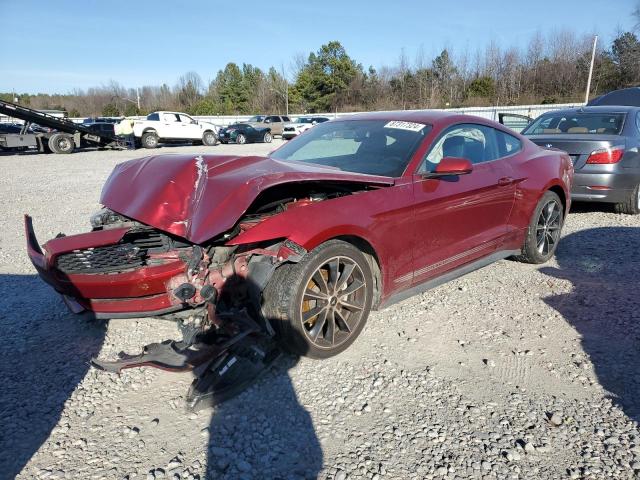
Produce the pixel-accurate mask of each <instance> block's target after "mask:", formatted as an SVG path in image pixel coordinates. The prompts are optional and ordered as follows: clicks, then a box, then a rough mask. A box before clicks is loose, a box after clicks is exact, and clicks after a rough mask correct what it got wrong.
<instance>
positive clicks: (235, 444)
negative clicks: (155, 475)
mask: <svg viewBox="0 0 640 480" xmlns="http://www.w3.org/2000/svg"><path fill="white" fill-rule="evenodd" d="M297 361H298V360H297V359H296V358H294V357H292V356H289V355H286V356H284V357H281V358H280V359H279V360H278V361H277V363H276V365H275V366H274V367H273V368H272V369H271V370H270V371H269V372H268V373H266V374H265V375H263V376H262V377H261V379H260V380H259V381H258V382H256V383H255V384H254V385H252V386H251V387H250V388H249V389H248V390H246V391H245V392H243V393H242V394H241V395H239V396H237V397H235V398H233V399H231V400H228V401H227V402H225V403H223V404H222V405H220V406H218V407H217V408H216V409H215V411H214V412H213V415H212V419H211V424H210V427H209V445H208V460H207V478H210V479H229V480H232V479H233V480H235V479H240V480H249V479H265V478H270V479H283V480H284V479H287V480H289V479H292V480H293V479H295V480H303V479H308V480H311V479H316V478H318V475H319V473H320V471H321V469H322V464H323V453H322V447H321V445H320V441H319V440H318V438H317V436H316V433H315V429H314V426H313V421H312V419H311V416H310V415H309V413H308V412H307V410H306V409H305V408H304V406H303V405H301V403H300V401H299V400H298V396H297V394H296V390H295V387H294V386H293V384H292V381H291V378H290V377H289V375H288V370H289V369H291V368H293V367H294V366H295V365H296V363H297Z"/></svg>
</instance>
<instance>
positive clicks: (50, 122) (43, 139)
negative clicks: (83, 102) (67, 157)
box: [0, 100, 125, 153]
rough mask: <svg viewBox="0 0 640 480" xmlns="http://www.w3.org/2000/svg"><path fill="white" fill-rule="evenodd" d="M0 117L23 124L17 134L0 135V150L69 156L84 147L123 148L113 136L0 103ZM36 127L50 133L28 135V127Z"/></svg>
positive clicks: (9, 103)
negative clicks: (27, 150) (11, 118)
mask: <svg viewBox="0 0 640 480" xmlns="http://www.w3.org/2000/svg"><path fill="white" fill-rule="evenodd" d="M0 113H2V114H4V115H7V116H9V117H13V118H18V119H20V120H23V121H24V127H23V129H22V131H21V132H20V133H6V134H0V149H16V148H27V147H36V148H37V149H38V151H40V152H48V151H52V152H54V153H71V152H73V151H74V150H75V149H76V148H80V147H85V146H96V147H110V148H125V144H124V142H123V141H122V140H120V139H119V138H117V137H116V136H113V135H105V134H104V133H98V132H95V131H93V130H91V129H90V128H88V127H87V126H85V125H82V124H79V123H75V122H72V121H71V120H68V119H66V118H59V117H55V116H53V115H49V114H47V113H43V112H40V111H38V110H34V109H33V108H28V107H23V106H22V105H17V104H15V103H11V102H5V101H3V100H0ZM32 123H36V124H38V125H41V126H43V127H49V128H51V129H53V131H52V132H49V133H30V132H29V125H30V124H32Z"/></svg>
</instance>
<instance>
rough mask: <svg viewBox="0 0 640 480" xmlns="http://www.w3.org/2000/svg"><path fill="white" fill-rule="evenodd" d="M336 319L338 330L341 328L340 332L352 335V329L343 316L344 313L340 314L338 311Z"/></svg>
mask: <svg viewBox="0 0 640 480" xmlns="http://www.w3.org/2000/svg"><path fill="white" fill-rule="evenodd" d="M335 318H336V325H338V328H340V330H342V331H344V332H348V333H351V327H350V326H349V323H348V322H347V319H346V318H344V316H343V315H342V312H340V311H339V310H336V311H335Z"/></svg>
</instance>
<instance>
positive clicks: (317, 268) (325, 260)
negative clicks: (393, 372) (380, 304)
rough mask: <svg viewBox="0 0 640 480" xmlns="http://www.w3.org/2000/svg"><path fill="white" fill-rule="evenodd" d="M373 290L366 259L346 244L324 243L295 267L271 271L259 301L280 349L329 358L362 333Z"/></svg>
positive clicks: (294, 265)
mask: <svg viewBox="0 0 640 480" xmlns="http://www.w3.org/2000/svg"><path fill="white" fill-rule="evenodd" d="M373 284H374V281H373V275H372V272H371V267H370V266H369V262H368V261H367V258H366V257H365V255H364V254H363V253H362V252H361V251H360V250H358V249H357V248H356V247H355V246H353V245H352V244H350V243H347V242H343V241H341V240H329V241H328V242H325V243H323V244H321V245H320V246H318V247H316V248H315V249H314V250H312V251H310V252H308V253H307V254H306V255H305V256H304V257H303V258H302V260H300V261H299V262H298V263H290V264H284V265H281V266H280V267H278V268H277V269H276V271H275V272H274V274H273V276H272V277H271V279H270V280H269V283H268V284H267V286H266V288H265V289H264V292H263V295H262V312H263V315H264V317H265V318H266V319H267V320H268V321H269V322H270V323H271V325H272V326H273V328H274V330H275V331H276V333H277V338H278V340H279V342H280V344H281V345H282V346H283V347H284V348H285V349H287V350H289V351H290V352H292V353H295V354H298V355H305V356H308V357H312V358H328V357H331V356H333V355H336V354H338V353H340V352H342V351H343V350H345V349H346V348H347V347H348V346H349V345H351V344H352V343H353V342H354V341H355V339H356V338H357V337H358V335H359V334H360V332H361V331H362V329H363V328H364V326H365V324H366V322H367V317H368V316H369V311H370V309H371V304H372V300H373Z"/></svg>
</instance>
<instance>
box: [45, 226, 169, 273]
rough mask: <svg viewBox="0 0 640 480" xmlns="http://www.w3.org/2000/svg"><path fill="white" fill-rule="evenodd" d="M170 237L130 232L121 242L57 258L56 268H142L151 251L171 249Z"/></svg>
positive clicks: (100, 270)
mask: <svg viewBox="0 0 640 480" xmlns="http://www.w3.org/2000/svg"><path fill="white" fill-rule="evenodd" d="M169 244H170V240H169V238H168V237H167V236H166V235H163V234H161V233H159V232H155V231H149V230H143V231H133V232H128V233H126V234H125V236H124V237H123V238H122V240H121V241H120V243H117V244H115V245H106V246H104V247H94V248H85V249H82V250H74V251H72V252H69V253H64V254H62V255H60V256H58V257H57V258H56V268H57V269H58V270H60V271H61V272H63V273H68V274H77V273H85V274H86V273H114V272H122V271H126V270H132V269H136V268H140V267H142V266H144V265H146V264H147V260H148V258H149V251H150V250H153V251H163V250H167V249H168V248H169Z"/></svg>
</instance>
